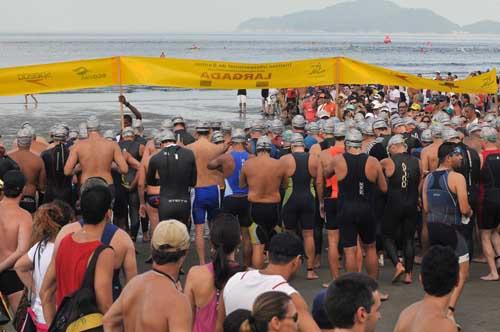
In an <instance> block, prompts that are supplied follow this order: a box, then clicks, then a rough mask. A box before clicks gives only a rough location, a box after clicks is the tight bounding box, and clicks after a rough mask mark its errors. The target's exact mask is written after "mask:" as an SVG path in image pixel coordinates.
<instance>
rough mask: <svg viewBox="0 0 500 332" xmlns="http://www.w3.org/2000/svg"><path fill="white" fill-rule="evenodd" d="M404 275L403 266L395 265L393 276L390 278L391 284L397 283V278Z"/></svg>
mask: <svg viewBox="0 0 500 332" xmlns="http://www.w3.org/2000/svg"><path fill="white" fill-rule="evenodd" d="M404 273H405V268H404V266H403V264H401V263H398V264H396V271H394V276H393V277H392V283H393V284H394V283H396V282H398V281H399V278H401V276H402V275H403V274H404Z"/></svg>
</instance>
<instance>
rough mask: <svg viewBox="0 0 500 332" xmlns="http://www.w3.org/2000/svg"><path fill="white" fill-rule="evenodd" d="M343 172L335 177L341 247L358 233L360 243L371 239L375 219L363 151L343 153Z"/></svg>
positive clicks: (353, 243)
mask: <svg viewBox="0 0 500 332" xmlns="http://www.w3.org/2000/svg"><path fill="white" fill-rule="evenodd" d="M343 156H344V158H345V161H346V164H347V175H346V177H345V178H344V179H342V180H339V182H338V186H339V198H338V215H337V218H338V225H339V232H340V240H341V243H342V245H343V246H344V247H345V248H350V247H355V246H356V245H357V238H358V235H359V236H360V238H361V241H363V243H364V244H372V243H373V242H375V231H376V223H375V218H374V215H373V206H372V205H373V203H372V202H373V192H374V186H375V185H374V184H373V183H371V182H370V180H368V178H367V177H366V172H365V166H366V162H367V160H368V155H367V154H364V153H362V154H359V155H353V154H350V153H347V152H346V153H344V154H343Z"/></svg>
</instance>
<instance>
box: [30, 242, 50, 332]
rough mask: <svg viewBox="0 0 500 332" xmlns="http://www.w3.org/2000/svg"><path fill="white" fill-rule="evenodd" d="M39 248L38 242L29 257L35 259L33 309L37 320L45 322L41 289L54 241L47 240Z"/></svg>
mask: <svg viewBox="0 0 500 332" xmlns="http://www.w3.org/2000/svg"><path fill="white" fill-rule="evenodd" d="M37 248H38V243H36V244H35V245H34V246H33V247H31V249H30V250H29V251H28V257H29V259H30V260H31V261H32V262H33V261H35V268H34V270H33V281H34V282H35V290H34V294H33V299H32V302H31V309H33V311H34V312H35V315H36V320H37V322H38V323H43V324H45V319H44V318H43V310H42V301H41V300H40V289H41V288H42V283H43V278H44V277H45V273H46V272H47V269H48V268H49V264H50V260H51V259H52V253H53V252H54V243H52V242H47V244H46V245H40V249H37ZM35 255H36V257H35Z"/></svg>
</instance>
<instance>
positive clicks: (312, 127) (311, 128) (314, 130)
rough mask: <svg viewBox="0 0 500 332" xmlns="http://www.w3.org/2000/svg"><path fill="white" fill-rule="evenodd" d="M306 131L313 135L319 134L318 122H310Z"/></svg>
mask: <svg viewBox="0 0 500 332" xmlns="http://www.w3.org/2000/svg"><path fill="white" fill-rule="evenodd" d="M307 132H308V133H311V134H313V135H317V134H319V124H318V123H317V122H310V123H309V128H308V129H307Z"/></svg>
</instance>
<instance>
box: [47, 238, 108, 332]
mask: <svg viewBox="0 0 500 332" xmlns="http://www.w3.org/2000/svg"><path fill="white" fill-rule="evenodd" d="M106 248H109V246H105V245H101V246H99V247H97V249H96V250H95V251H94V254H93V256H92V259H91V260H90V263H89V265H88V266H87V271H86V272H85V276H84V278H83V282H82V285H81V287H80V289H78V290H77V291H75V292H74V293H73V294H71V295H68V296H66V297H65V298H64V299H63V301H62V303H61V305H60V306H59V308H58V309H57V312H56V316H55V317H54V320H53V322H52V324H51V325H50V328H49V332H80V331H89V332H90V331H92V332H97V331H104V329H103V326H102V318H103V314H102V313H100V312H99V309H98V308H97V300H96V295H95V290H94V278H95V268H96V264H97V259H98V258H99V255H100V254H101V252H102V251H103V250H104V249H106Z"/></svg>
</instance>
